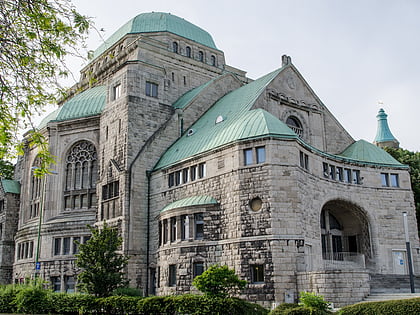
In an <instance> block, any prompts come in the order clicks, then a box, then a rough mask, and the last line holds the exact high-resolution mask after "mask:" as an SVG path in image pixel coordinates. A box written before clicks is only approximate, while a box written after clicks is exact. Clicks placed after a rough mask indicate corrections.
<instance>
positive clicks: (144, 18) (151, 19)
mask: <svg viewBox="0 0 420 315" xmlns="http://www.w3.org/2000/svg"><path fill="white" fill-rule="evenodd" d="M156 32H169V33H173V34H176V35H179V36H182V37H184V38H186V39H189V40H192V41H195V42H197V43H199V44H202V45H204V46H207V47H210V48H214V49H217V47H216V45H215V44H214V41H213V38H212V37H211V35H210V34H209V33H207V32H206V31H205V30H203V29H201V28H200V27H198V26H196V25H194V24H192V23H190V22H188V21H186V20H184V19H182V18H180V17H178V16H176V15H173V14H170V13H162V12H151V13H142V14H139V15H137V16H136V17H135V18H133V19H131V20H130V21H128V22H127V23H126V24H124V25H123V26H121V27H120V28H119V29H118V30H117V31H116V32H115V33H114V34H112V35H111V36H110V37H109V38H108V39H107V40H106V41H105V42H104V43H103V44H102V45H101V46H99V47H98V49H96V50H95V52H94V53H93V58H96V57H98V56H99V55H100V54H102V53H103V52H104V51H105V50H107V49H108V48H109V47H111V46H112V45H114V44H115V43H116V42H117V41H119V40H120V39H121V38H123V37H124V36H125V35H126V34H141V33H156Z"/></svg>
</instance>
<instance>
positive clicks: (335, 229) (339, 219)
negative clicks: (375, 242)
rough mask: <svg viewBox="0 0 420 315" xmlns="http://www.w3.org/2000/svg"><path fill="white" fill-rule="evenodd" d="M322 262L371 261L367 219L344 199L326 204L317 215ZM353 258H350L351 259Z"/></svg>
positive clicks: (366, 216)
mask: <svg viewBox="0 0 420 315" xmlns="http://www.w3.org/2000/svg"><path fill="white" fill-rule="evenodd" d="M320 229H321V244H322V255H323V259H326V260H347V259H349V260H352V259H354V257H361V259H363V260H364V261H365V262H366V263H367V264H369V262H370V261H371V259H372V256H373V254H372V243H371V233H370V224H369V218H368V215H367V213H366V211H365V210H363V209H362V208H361V207H360V206H358V205H357V204H355V203H353V202H350V201H348V200H344V199H333V200H330V201H328V202H326V203H325V204H324V205H323V207H322V209H321V214H320ZM352 257H353V258H352Z"/></svg>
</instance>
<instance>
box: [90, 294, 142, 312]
mask: <svg viewBox="0 0 420 315" xmlns="http://www.w3.org/2000/svg"><path fill="white" fill-rule="evenodd" d="M139 299H140V298H139V297H133V296H109V297H106V298H99V299H98V300H97V302H98V308H99V310H100V311H101V312H103V313H105V314H126V315H128V314H138V309H137V304H138V302H139Z"/></svg>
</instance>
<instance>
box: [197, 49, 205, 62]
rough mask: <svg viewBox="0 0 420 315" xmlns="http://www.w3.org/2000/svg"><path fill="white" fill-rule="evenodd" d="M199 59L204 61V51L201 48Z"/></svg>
mask: <svg viewBox="0 0 420 315" xmlns="http://www.w3.org/2000/svg"><path fill="white" fill-rule="evenodd" d="M198 60H200V61H201V62H203V61H204V53H203V52H202V51H201V50H200V51H199V52H198Z"/></svg>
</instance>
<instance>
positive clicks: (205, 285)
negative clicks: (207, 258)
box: [193, 265, 247, 298]
mask: <svg viewBox="0 0 420 315" xmlns="http://www.w3.org/2000/svg"><path fill="white" fill-rule="evenodd" d="M246 284H247V282H246V281H245V280H241V279H239V277H238V276H237V275H236V274H235V270H233V269H229V268H228V266H219V265H213V266H210V268H209V269H207V270H206V271H204V272H203V273H202V274H201V275H199V276H197V277H195V278H194V280H193V285H194V286H195V287H196V288H197V289H198V290H200V291H201V292H203V293H204V294H206V295H208V296H211V297H220V298H225V297H228V296H229V295H231V294H234V293H236V292H238V291H240V290H243V289H244V288H245V286H246Z"/></svg>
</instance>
